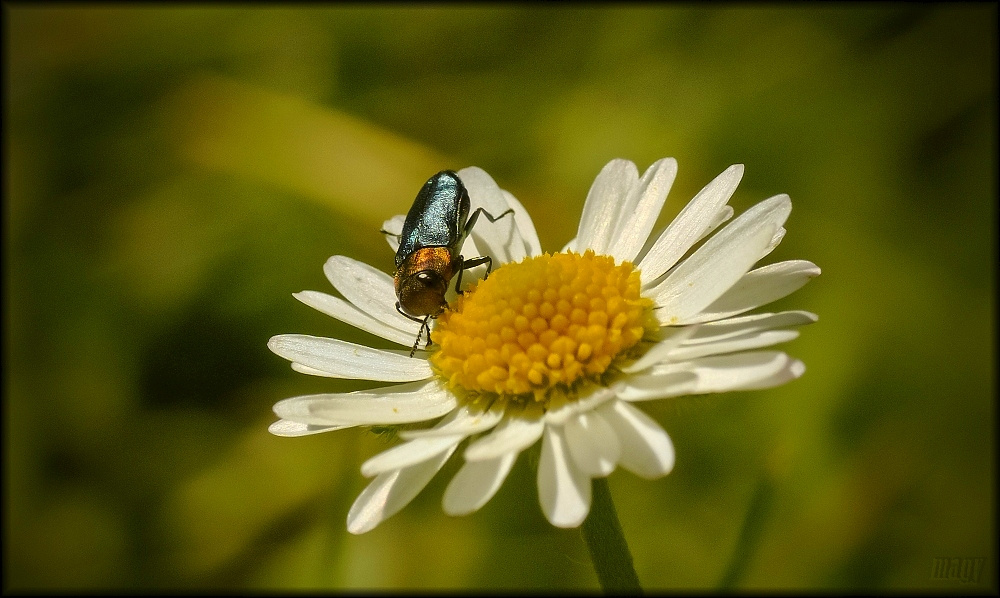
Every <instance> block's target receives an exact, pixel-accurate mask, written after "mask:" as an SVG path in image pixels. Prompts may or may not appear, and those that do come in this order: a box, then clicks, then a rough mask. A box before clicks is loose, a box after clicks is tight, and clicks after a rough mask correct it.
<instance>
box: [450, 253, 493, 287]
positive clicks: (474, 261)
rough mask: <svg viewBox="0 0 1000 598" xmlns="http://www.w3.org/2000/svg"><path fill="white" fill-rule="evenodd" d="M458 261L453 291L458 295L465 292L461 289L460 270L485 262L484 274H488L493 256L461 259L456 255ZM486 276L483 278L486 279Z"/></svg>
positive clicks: (463, 270) (491, 267)
mask: <svg viewBox="0 0 1000 598" xmlns="http://www.w3.org/2000/svg"><path fill="white" fill-rule="evenodd" d="M458 263H459V266H458V282H456V283H455V292H456V293H458V294H459V295H464V294H465V291H463V290H462V272H465V271H466V270H468V269H470V268H475V267H476V266H481V265H483V264H486V276H489V275H490V270H492V269H493V258H491V257H490V256H488V255H481V256H479V257H474V258H472V259H471V260H466V259H462V256H458ZM486 276H484V277H483V280H486Z"/></svg>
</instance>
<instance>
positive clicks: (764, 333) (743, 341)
mask: <svg viewBox="0 0 1000 598" xmlns="http://www.w3.org/2000/svg"><path fill="white" fill-rule="evenodd" d="M798 336H799V332H798V330H760V331H756V332H750V333H748V334H745V335H743V336H738V337H733V338H727V339H722V340H719V341H716V342H714V343H698V344H694V345H683V346H680V347H677V348H675V349H674V350H673V351H671V352H670V355H669V357H668V359H670V360H671V361H685V360H689V359H697V358H699V357H706V356H708V355H722V354H724V353H735V352H737V351H748V350H750V349H760V348H763V347H770V346H771V345H777V344H778V343H785V342H788V341H790V340H792V339H795V338H797V337H798Z"/></svg>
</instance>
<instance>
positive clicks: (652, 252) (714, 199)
mask: <svg viewBox="0 0 1000 598" xmlns="http://www.w3.org/2000/svg"><path fill="white" fill-rule="evenodd" d="M742 178H743V165H742V164H734V165H732V166H730V167H729V168H727V169H726V170H725V171H723V172H722V174H720V175H719V176H717V177H715V179H713V180H712V182H711V183H709V184H707V185H705V188H704V189H702V190H701V191H699V192H698V194H697V195H695V196H694V199H692V200H691V201H690V202H688V204H687V205H686V206H684V208H683V209H682V210H681V211H680V213H679V214H677V217H676V218H674V219H673V221H672V222H671V223H670V224H669V225H668V226H667V228H666V229H664V231H663V232H662V233H661V234H660V236H659V238H658V239H657V240H656V242H655V243H653V246H652V247H650V248H649V251H647V252H646V255H644V256H643V257H642V259H641V260H639V268H640V270H641V272H642V278H643V280H644V281H647V282H652V281H654V280H656V279H657V278H659V277H660V276H662V275H663V273H664V272H666V271H667V270H669V269H670V268H671V267H672V266H673V265H674V264H676V263H677V260H679V259H681V257H683V256H684V254H685V253H687V251H688V250H689V249H691V247H692V246H693V245H694V244H695V243H697V242H698V240H699V239H701V238H702V237H703V236H704V235H705V234H706V233H707V232H708V231H710V230H712V229H714V228H715V227H716V226H718V225H719V224H721V223H722V222H723V219H724V218H725V217H726V216H729V215H732V208H730V209H729V210H725V209H724V208H726V207H728V206H726V202H728V201H729V198H731V197H732V196H733V192H734V191H736V187H737V186H738V185H739V184H740V179H742Z"/></svg>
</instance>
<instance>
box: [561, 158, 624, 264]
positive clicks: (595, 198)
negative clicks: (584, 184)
mask: <svg viewBox="0 0 1000 598" xmlns="http://www.w3.org/2000/svg"><path fill="white" fill-rule="evenodd" d="M638 182H639V170H638V169H637V168H636V167H635V164H633V163H632V162H630V161H628V160H622V159H615V160H612V161H610V162H608V163H607V164H606V165H605V166H604V168H602V169H601V172H599V173H598V174H597V178H595V179H594V183H593V185H591V187H590V192H589V193H587V201H586V202H585V203H584V204H583V214H581V215H580V226H579V229H578V231H577V235H576V250H577V251H580V252H583V251H584V250H587V249H593V250H594V252H595V253H597V254H598V255H604V254H607V249H608V247H609V246H610V244H611V241H612V238H611V237H612V235H613V234H614V231H615V226H616V224H617V222H618V218H619V216H620V215H621V207H622V205H623V204H624V202H625V198H626V197H627V196H628V193H629V191H630V190H631V189H632V187H633V186H635V185H636V184H638Z"/></svg>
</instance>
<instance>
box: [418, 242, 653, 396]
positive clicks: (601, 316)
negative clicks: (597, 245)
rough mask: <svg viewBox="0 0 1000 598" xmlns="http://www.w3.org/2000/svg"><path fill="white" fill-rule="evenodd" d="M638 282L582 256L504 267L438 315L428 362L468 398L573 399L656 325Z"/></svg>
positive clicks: (633, 274) (634, 273) (634, 274)
mask: <svg viewBox="0 0 1000 598" xmlns="http://www.w3.org/2000/svg"><path fill="white" fill-rule="evenodd" d="M640 284H641V283H640V280H639V271H638V270H636V269H635V267H634V266H633V265H632V264H631V263H629V262H624V263H622V264H620V265H617V266H616V265H615V262H614V259H613V258H611V257H608V256H599V255H595V254H594V252H593V251H589V250H588V251H587V252H586V253H584V254H582V255H581V254H578V253H557V254H554V255H549V254H544V255H540V256H536V257H529V258H525V259H524V260H523V261H521V262H520V263H517V264H506V265H504V266H503V267H501V268H498V269H497V270H496V271H495V272H493V273H492V274H491V275H490V277H489V278H487V279H486V280H482V281H480V282H479V283H477V284H476V285H475V286H473V287H471V288H469V289H468V290H466V291H465V294H464V295H460V296H459V297H458V298H457V300H456V301H455V302H454V303H453V304H452V305H450V306H449V307H448V309H447V310H445V312H444V313H443V314H441V316H440V317H439V318H438V319H437V322H436V324H435V326H434V331H433V333H432V335H431V336H432V339H433V341H434V343H436V344H437V346H438V350H437V351H436V352H434V353H433V354H432V355H431V357H430V361H431V365H432V366H433V367H434V368H435V369H436V370H437V372H438V373H439V374H440V375H441V376H443V377H444V378H445V379H447V380H448V383H449V384H450V385H451V387H452V388H454V389H456V390H461V391H466V392H471V393H473V394H481V393H489V394H495V395H501V396H504V397H507V398H511V399H524V400H527V399H529V398H532V397H533V398H534V399H535V400H536V401H545V400H547V399H548V398H549V396H550V393H551V392H552V391H557V392H559V393H560V394H562V395H565V396H567V398H572V395H573V394H574V392H573V391H574V390H576V389H577V387H578V386H579V385H580V384H581V383H584V382H586V381H591V382H599V381H600V379H601V376H602V375H603V374H604V373H605V372H606V371H607V370H608V368H609V367H610V366H611V365H612V363H613V362H614V361H615V360H616V358H619V357H623V356H626V355H627V354H628V353H629V351H628V350H629V349H630V348H632V347H634V346H635V345H636V344H637V343H638V342H639V341H640V340H641V339H642V338H643V336H644V335H645V334H647V332H648V333H652V332H653V331H655V330H657V329H658V325H657V323H656V319H655V318H654V317H653V313H652V307H653V303H652V301H651V300H649V299H647V298H644V297H642V296H641V295H640V292H639V291H640Z"/></svg>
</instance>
